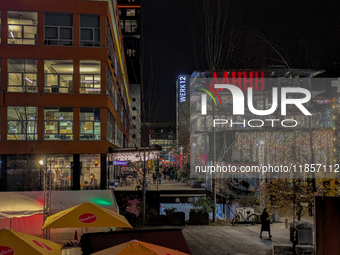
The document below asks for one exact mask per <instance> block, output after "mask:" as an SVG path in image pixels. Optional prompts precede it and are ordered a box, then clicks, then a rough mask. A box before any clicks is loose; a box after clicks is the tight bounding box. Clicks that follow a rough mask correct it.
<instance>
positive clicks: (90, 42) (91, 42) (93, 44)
mask: <svg viewBox="0 0 340 255" xmlns="http://www.w3.org/2000/svg"><path fill="white" fill-rule="evenodd" d="M81 15H87V16H99V27H81V25H80V19H81ZM82 29H88V30H92V40H82V39H81V30H82ZM95 30H99V33H98V34H99V41H96V40H95ZM82 43H86V44H87V45H82ZM100 44H101V18H100V15H98V14H86V13H81V14H79V45H80V46H81V47H100Z"/></svg>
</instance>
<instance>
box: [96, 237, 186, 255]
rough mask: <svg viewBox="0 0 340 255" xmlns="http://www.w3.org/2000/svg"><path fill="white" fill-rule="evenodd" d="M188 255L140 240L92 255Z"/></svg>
mask: <svg viewBox="0 0 340 255" xmlns="http://www.w3.org/2000/svg"><path fill="white" fill-rule="evenodd" d="M131 254H136V255H137V254H138V255H188V254H187V253H183V252H180V251H176V250H173V249H169V248H165V247H163V246H159V245H155V244H151V243H145V242H141V241H138V240H132V241H130V242H126V243H122V244H119V245H116V246H113V247H111V248H108V249H105V250H102V251H98V252H96V253H92V255H131Z"/></svg>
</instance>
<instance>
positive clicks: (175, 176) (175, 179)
mask: <svg viewBox="0 0 340 255" xmlns="http://www.w3.org/2000/svg"><path fill="white" fill-rule="evenodd" d="M177 175H178V173H177V171H175V173H174V181H175V182H176V181H178V180H177Z"/></svg>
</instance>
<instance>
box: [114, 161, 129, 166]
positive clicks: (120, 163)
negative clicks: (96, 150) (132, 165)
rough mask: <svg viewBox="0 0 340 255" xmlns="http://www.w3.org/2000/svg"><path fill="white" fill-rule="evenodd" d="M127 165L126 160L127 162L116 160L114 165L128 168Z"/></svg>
mask: <svg viewBox="0 0 340 255" xmlns="http://www.w3.org/2000/svg"><path fill="white" fill-rule="evenodd" d="M127 163H128V161H127V160H125V161H119V160H114V161H113V165H114V166H126V165H127Z"/></svg>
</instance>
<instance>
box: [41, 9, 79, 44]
mask: <svg viewBox="0 0 340 255" xmlns="http://www.w3.org/2000/svg"><path fill="white" fill-rule="evenodd" d="M46 14H68V15H70V14H71V15H72V23H73V24H72V26H55V25H46V18H45V15H46ZM46 27H48V28H57V33H58V35H57V39H46ZM61 28H68V29H69V28H71V31H72V33H71V34H72V39H71V40H70V39H61V38H60V29H61ZM49 41H52V42H57V44H49V43H46V42H49ZM63 42H70V44H64V43H63ZM44 45H50V46H73V45H74V14H73V13H60V12H44Z"/></svg>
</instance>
